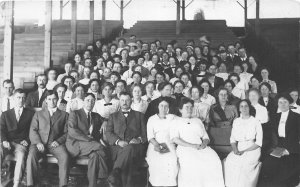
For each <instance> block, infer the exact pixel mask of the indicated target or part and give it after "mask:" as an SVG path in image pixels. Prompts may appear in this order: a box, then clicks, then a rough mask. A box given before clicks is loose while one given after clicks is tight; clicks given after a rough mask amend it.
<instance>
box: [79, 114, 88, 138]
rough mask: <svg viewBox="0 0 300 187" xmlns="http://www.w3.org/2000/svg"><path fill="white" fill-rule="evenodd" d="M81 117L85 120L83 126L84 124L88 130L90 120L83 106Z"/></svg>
mask: <svg viewBox="0 0 300 187" xmlns="http://www.w3.org/2000/svg"><path fill="white" fill-rule="evenodd" d="M79 112H80V116H81V117H80V118H81V119H82V121H83V126H84V128H85V131H86V132H87V131H88V130H89V128H90V127H89V122H88V119H87V115H86V113H85V111H84V109H83V108H82V109H80V111H79Z"/></svg>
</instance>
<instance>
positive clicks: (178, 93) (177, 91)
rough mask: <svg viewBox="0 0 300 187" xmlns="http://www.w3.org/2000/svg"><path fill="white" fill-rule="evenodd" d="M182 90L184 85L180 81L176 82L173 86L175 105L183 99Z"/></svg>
mask: <svg viewBox="0 0 300 187" xmlns="http://www.w3.org/2000/svg"><path fill="white" fill-rule="evenodd" d="M183 88H184V83H183V82H182V81H181V80H177V81H175V82H174V84H173V89H174V93H173V96H174V98H175V99H176V101H177V103H179V102H180V100H181V98H183V97H185V96H184V95H183V94H182V92H183Z"/></svg>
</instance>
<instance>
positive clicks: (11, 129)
mask: <svg viewBox="0 0 300 187" xmlns="http://www.w3.org/2000/svg"><path fill="white" fill-rule="evenodd" d="M13 99H14V103H15V107H14V108H13V109H10V110H7V111H5V112H3V113H2V115H1V120H0V126H1V141H2V146H3V148H4V149H3V152H2V151H1V161H2V159H4V156H6V155H7V154H9V153H12V154H14V156H15V158H16V165H15V171H14V181H13V182H14V186H16V187H17V186H18V185H19V183H20V182H21V179H22V175H23V172H24V170H25V163H26V156H27V152H28V146H29V144H30V141H29V128H30V122H31V119H32V117H33V115H34V111H32V110H30V109H28V108H24V103H25V99H26V95H25V92H24V90H22V89H16V90H15V92H14V95H13ZM1 149H2V147H1ZM2 154H4V155H2Z"/></svg>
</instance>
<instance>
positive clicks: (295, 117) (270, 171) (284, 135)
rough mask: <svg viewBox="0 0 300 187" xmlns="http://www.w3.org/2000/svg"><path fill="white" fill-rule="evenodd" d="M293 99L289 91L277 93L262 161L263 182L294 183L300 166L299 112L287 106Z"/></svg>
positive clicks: (276, 184)
mask: <svg viewBox="0 0 300 187" xmlns="http://www.w3.org/2000/svg"><path fill="white" fill-rule="evenodd" d="M292 102H293V99H292V98H291V96H290V95H288V94H282V95H279V96H278V108H279V110H280V113H276V114H275V116H274V117H273V118H272V119H271V125H272V138H271V140H272V143H271V149H270V151H269V153H270V155H268V156H267V157H266V158H265V160H264V161H263V165H262V171H261V172H262V175H263V176H264V178H263V179H264V180H263V181H261V182H265V183H266V184H265V186H297V185H298V184H299V175H300V173H299V170H300V159H299V158H300V146H299V141H300V136H299V134H300V125H299V124H300V115H299V114H297V113H295V112H293V111H291V110H290V104H291V103H292Z"/></svg>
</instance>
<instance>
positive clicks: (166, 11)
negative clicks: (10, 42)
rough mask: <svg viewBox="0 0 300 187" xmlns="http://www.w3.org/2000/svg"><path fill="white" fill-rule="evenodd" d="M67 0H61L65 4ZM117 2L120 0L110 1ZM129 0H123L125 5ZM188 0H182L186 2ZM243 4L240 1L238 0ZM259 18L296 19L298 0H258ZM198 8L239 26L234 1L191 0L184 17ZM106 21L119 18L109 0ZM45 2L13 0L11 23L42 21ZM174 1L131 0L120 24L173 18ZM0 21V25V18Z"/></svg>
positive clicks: (84, 1)
mask: <svg viewBox="0 0 300 187" xmlns="http://www.w3.org/2000/svg"><path fill="white" fill-rule="evenodd" d="M67 1H68V0H64V3H66V2H67ZM114 1H115V2H116V3H119V2H120V0H114ZM128 1H129V0H125V4H126V3H127V2H128ZM190 1H191V0H186V4H188V3H189V2H190ZM239 1H240V2H241V4H242V5H243V2H244V0H239ZM260 2H261V3H260V8H261V9H260V16H261V18H293V17H298V18H300V0H260ZM199 9H202V10H203V11H204V15H205V18H206V19H208V20H213V19H225V20H226V21H227V25H228V26H243V24H244V21H243V19H244V13H243V8H242V7H240V5H239V4H238V3H237V2H236V0H194V1H193V3H192V4H191V5H190V6H189V7H187V8H186V19H187V20H192V19H193V17H194V14H195V13H196V12H197V11H198V10H199ZM106 10H107V11H106V13H107V14H106V19H107V20H118V19H120V10H119V8H118V7H117V6H116V5H115V4H114V2H113V0H107V9H106ZM101 11H102V9H101V0H95V19H102V16H101V15H102V12H101ZM77 12H78V15H77V19H89V1H88V0H78V8H77ZM44 14H45V2H44V1H43V0H26V1H25V0H16V2H15V22H16V23H18V22H20V21H21V20H24V19H36V20H37V21H36V22H37V23H39V25H42V24H43V23H44V19H45V17H44ZM63 15H64V16H63V19H70V18H71V6H70V3H67V4H66V6H65V7H64V13H63ZM254 17H255V0H248V18H254ZM58 18H59V1H58V0H53V19H58ZM175 19H176V4H175V3H174V1H173V0H132V2H131V3H130V4H128V6H127V7H126V8H125V10H124V26H125V27H126V28H129V27H131V26H132V25H133V24H134V23H135V22H136V21H137V20H175ZM0 24H3V19H2V21H1V20H0Z"/></svg>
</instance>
